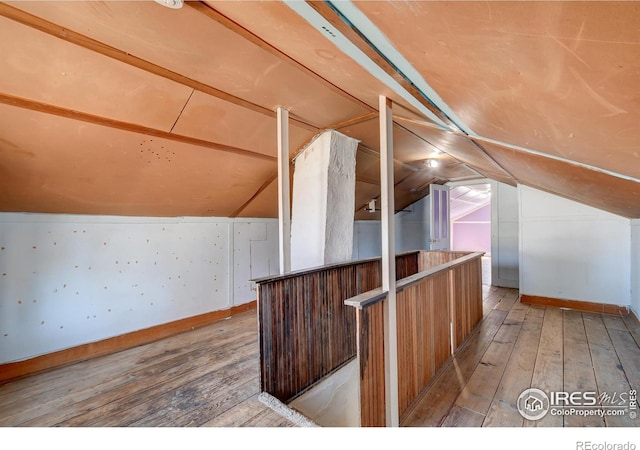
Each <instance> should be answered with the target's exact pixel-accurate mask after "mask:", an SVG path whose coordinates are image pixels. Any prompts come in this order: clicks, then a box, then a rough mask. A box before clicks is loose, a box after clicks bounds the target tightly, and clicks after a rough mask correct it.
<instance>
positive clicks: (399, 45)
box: [0, 0, 640, 219]
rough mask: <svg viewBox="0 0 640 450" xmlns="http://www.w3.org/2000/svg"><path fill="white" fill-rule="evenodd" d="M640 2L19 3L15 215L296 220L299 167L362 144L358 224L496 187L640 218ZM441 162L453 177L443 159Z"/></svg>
mask: <svg viewBox="0 0 640 450" xmlns="http://www.w3.org/2000/svg"><path fill="white" fill-rule="evenodd" d="M638 30H640V4H639V3H637V2H577V1H566V2H565V1H553V2H538V1H536V2H505V1H495V2H493V1H489V2H477V1H472V2H462V1H455V2H439V1H429V2H426V1H402V2H400V1H388V2H384V1H371V2H364V1H355V2H347V1H339V2H304V1H300V0H296V1H288V2H276V1H264V2H248V1H242V2H228V1H219V2H218V1H204V2H186V3H185V5H184V6H183V7H182V8H180V9H171V8H167V7H164V6H162V5H160V4H158V3H156V2H154V1H140V2H133V1H87V2H75V1H74V2H67V1H47V2H28V1H17V2H2V3H0V64H1V67H0V69H1V70H0V211H22V212H49V213H75V214H117V215H139V216H183V215H184V216H225V217H275V216H277V197H276V195H277V186H276V173H277V168H276V120H275V115H276V114H275V109H276V108H277V107H278V106H283V107H285V108H287V109H289V111H290V116H291V122H290V138H291V143H290V148H291V157H292V158H293V156H295V154H296V153H297V152H298V151H299V150H300V149H301V148H302V147H303V146H304V145H305V144H306V143H308V142H309V141H310V140H311V139H312V138H313V136H315V135H316V134H318V133H319V132H321V131H322V130H325V129H336V130H338V131H340V132H342V133H344V134H346V135H349V136H352V137H354V138H356V139H358V140H360V145H359V147H358V153H357V162H356V171H357V181H356V218H361V219H370V218H375V217H374V216H376V215H375V214H369V213H366V212H365V211H364V209H365V207H366V205H367V204H368V202H369V200H371V199H372V198H376V197H377V196H379V193H380V186H379V154H378V146H379V144H378V117H377V105H378V96H379V95H380V94H383V95H386V96H388V97H389V98H390V99H391V100H392V101H393V108H394V130H393V131H394V147H395V158H396V165H395V183H396V189H395V193H396V206H397V208H398V209H402V208H404V207H405V206H407V205H408V204H410V203H412V202H414V201H416V200H418V199H420V198H422V197H423V196H424V195H426V194H427V193H428V188H429V184H431V183H437V184H442V183H445V182H447V181H464V180H471V179H478V178H483V177H486V178H491V179H495V180H498V181H501V182H504V183H509V184H512V185H516V184H518V183H521V184H525V185H528V186H532V187H535V188H538V189H542V190H544V191H547V192H551V193H554V194H557V195H560V196H563V197H566V198H569V199H572V200H576V201H579V202H582V203H586V204H589V205H591V206H595V207H597V208H600V209H604V210H607V211H610V212H613V213H615V214H619V215H622V216H625V217H640V126H638V124H639V123H640V34H638ZM427 159H437V160H439V162H440V164H439V165H438V167H435V168H433V167H427V166H426V165H425V164H424V161H425V160H427Z"/></svg>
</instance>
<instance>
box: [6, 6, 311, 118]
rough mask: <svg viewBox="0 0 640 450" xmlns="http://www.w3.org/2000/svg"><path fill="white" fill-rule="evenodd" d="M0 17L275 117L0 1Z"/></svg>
mask: <svg viewBox="0 0 640 450" xmlns="http://www.w3.org/2000/svg"><path fill="white" fill-rule="evenodd" d="M0 15H1V16H4V17H6V18H7V19H11V20H13V21H15V22H18V23H21V24H22V25H25V26H28V27H31V28H34V29H36V30H38V31H41V32H43V33H47V34H49V35H51V36H54V37H56V38H59V39H62V40H64V41H67V42H70V43H72V44H75V45H78V46H80V47H83V48H85V49H87V50H90V51H93V52H95V53H99V54H101V55H103V56H106V57H109V58H112V59H115V60H117V61H120V62H123V63H125V64H128V65H130V66H133V67H136V68H138V69H141V70H144V71H146V72H149V73H151V74H153V75H157V76H160V77H163V78H166V79H168V80H172V81H174V82H176V83H179V84H182V85H184V86H188V87H191V88H193V89H196V90H198V91H200V92H204V93H205V94H209V95H211V96H213V97H216V98H219V99H221V100H225V101H227V102H229V103H233V104H235V105H238V106H242V107H243V108H247V109H249V110H251V111H254V112H257V113H260V114H264V115H266V116H269V117H273V118H274V119H275V117H276V112H275V111H273V110H271V109H269V108H265V107H264V106H261V105H258V104H255V103H252V102H250V101H248V100H244V99H242V98H240V97H237V96H235V95H233V94H230V93H228V92H224V91H222V90H220V89H216V88H214V87H213V86H210V85H208V84H205V83H202V82H200V81H197V80H194V79H191V78H189V77H186V76H184V75H181V74H179V73H176V72H173V71H171V70H169V69H167V68H165V67H162V66H159V65H157V64H154V63H152V62H149V61H146V60H144V59H142V58H138V57H137V56H134V55H131V54H129V53H127V52H125V51H122V50H120V49H117V48H115V47H111V46H109V45H107V44H105V43H103V42H100V41H97V40H95V39H92V38H90V37H88V36H85V35H83V34H80V33H77V32H75V31H72V30H68V29H66V28H64V27H62V26H60V25H58V24H55V23H52V22H49V21H47V20H45V19H42V18H40V17H37V16H34V15H32V14H29V13H27V12H25V11H22V10H20V9H18V8H14V7H13V6H10V5H7V4H6V3H1V2H0ZM291 122H292V124H293V125H295V126H297V127H300V128H304V129H306V130H310V131H318V130H319V127H317V126H316V125H313V124H311V123H309V122H307V121H305V120H303V119H301V118H297V117H291Z"/></svg>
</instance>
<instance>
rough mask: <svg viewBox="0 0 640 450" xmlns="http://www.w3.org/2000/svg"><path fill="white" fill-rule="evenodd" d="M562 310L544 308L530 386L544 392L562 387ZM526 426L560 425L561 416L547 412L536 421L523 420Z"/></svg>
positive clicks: (561, 423)
mask: <svg viewBox="0 0 640 450" xmlns="http://www.w3.org/2000/svg"><path fill="white" fill-rule="evenodd" d="M562 322H563V320H562V310H560V309H555V308H546V310H545V314H544V319H543V323H542V331H541V333H540V344H539V345H538V354H537V356H536V364H535V368H534V370H533V377H532V378H531V387H532V388H537V389H541V390H542V391H544V392H551V391H562V389H563V351H562V349H563V342H562V336H563V327H562ZM524 425H525V426H528V427H561V426H562V425H563V420H562V417H561V416H554V415H551V414H547V415H546V416H544V417H543V418H542V419H540V420H537V421H531V420H525V421H524Z"/></svg>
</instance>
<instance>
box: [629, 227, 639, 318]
mask: <svg viewBox="0 0 640 450" xmlns="http://www.w3.org/2000/svg"><path fill="white" fill-rule="evenodd" d="M630 303H631V309H633V312H634V313H635V315H636V317H640V219H635V220H632V221H631V302H630Z"/></svg>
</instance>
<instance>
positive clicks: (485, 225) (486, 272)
mask: <svg viewBox="0 0 640 450" xmlns="http://www.w3.org/2000/svg"><path fill="white" fill-rule="evenodd" d="M449 202H450V206H449V211H450V221H451V222H450V223H451V232H450V236H451V250H453V251H474V252H485V255H484V256H483V257H482V284H485V285H491V184H490V183H489V182H481V183H476V184H464V185H455V186H451V189H450V191H449Z"/></svg>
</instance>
